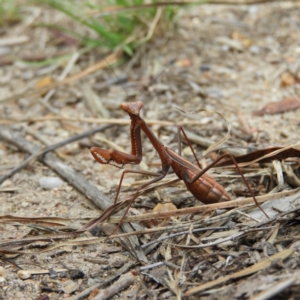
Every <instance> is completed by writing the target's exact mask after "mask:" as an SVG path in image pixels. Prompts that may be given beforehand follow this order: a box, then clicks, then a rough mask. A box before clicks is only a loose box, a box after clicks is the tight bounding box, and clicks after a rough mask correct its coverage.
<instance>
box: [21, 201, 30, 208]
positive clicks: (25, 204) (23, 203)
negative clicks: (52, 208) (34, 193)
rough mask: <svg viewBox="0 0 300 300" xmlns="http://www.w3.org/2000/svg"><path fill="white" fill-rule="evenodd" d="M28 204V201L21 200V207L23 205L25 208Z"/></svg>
mask: <svg viewBox="0 0 300 300" xmlns="http://www.w3.org/2000/svg"><path fill="white" fill-rule="evenodd" d="M28 205H29V203H28V202H26V201H22V202H21V207H23V208H26V207H28Z"/></svg>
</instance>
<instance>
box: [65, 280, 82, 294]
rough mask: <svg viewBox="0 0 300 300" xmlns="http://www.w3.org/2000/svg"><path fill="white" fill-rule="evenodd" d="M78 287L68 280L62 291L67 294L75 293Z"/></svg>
mask: <svg viewBox="0 0 300 300" xmlns="http://www.w3.org/2000/svg"><path fill="white" fill-rule="evenodd" d="M78 287H79V285H78V284H77V283H76V282H74V281H72V280H67V281H65V282H64V283H63V284H62V290H63V291H64V293H65V294H72V293H74V292H75V291H76V290H77V289H78Z"/></svg>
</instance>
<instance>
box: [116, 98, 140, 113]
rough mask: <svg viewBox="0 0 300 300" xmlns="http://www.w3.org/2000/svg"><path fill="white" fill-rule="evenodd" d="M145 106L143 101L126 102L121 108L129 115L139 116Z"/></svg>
mask: <svg viewBox="0 0 300 300" xmlns="http://www.w3.org/2000/svg"><path fill="white" fill-rule="evenodd" d="M143 105H144V104H143V102H141V101H137V102H129V103H126V102H124V103H121V104H120V108H122V109H123V110H124V111H126V112H127V113H128V114H129V115H135V116H139V115H140V111H141V109H142V107H143Z"/></svg>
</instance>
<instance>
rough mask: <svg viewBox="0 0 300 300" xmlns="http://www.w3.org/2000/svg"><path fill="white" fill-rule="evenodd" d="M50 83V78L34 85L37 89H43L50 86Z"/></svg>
mask: <svg viewBox="0 0 300 300" xmlns="http://www.w3.org/2000/svg"><path fill="white" fill-rule="evenodd" d="M51 83H52V78H51V77H45V78H42V79H41V80H39V81H38V82H37V84H36V87H37V88H41V87H45V86H47V85H50V84H51Z"/></svg>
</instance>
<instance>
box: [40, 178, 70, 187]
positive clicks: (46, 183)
mask: <svg viewBox="0 0 300 300" xmlns="http://www.w3.org/2000/svg"><path fill="white" fill-rule="evenodd" d="M63 183H64V182H63V181H62V180H61V179H60V178H58V177H41V178H40V179H39V184H40V186H41V187H42V188H43V189H45V190H53V189H55V188H57V187H59V186H61V185H62V184H63Z"/></svg>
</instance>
